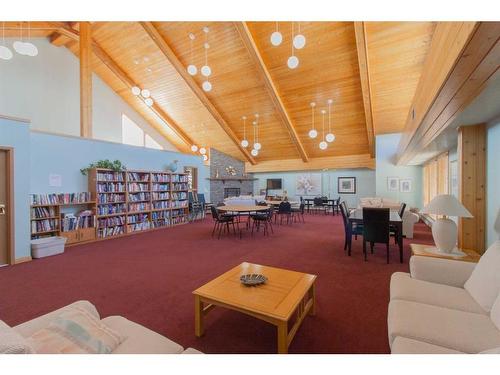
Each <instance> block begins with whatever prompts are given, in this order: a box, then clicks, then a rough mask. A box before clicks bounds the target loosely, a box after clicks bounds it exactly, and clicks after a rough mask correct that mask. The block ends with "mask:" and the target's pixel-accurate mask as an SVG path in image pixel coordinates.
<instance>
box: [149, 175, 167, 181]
mask: <svg viewBox="0 0 500 375" xmlns="http://www.w3.org/2000/svg"><path fill="white" fill-rule="evenodd" d="M151 180H152V181H153V182H170V174H168V173H153V175H152V178H151Z"/></svg>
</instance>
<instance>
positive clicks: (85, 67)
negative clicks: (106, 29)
mask: <svg viewBox="0 0 500 375" xmlns="http://www.w3.org/2000/svg"><path fill="white" fill-rule="evenodd" d="M79 44H80V136H81V137H85V138H92V68H91V58H92V32H91V26H90V22H80V43H79Z"/></svg>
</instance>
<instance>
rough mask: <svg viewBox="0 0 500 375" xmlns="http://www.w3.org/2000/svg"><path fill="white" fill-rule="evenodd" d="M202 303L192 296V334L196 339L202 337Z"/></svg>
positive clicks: (198, 297)
mask: <svg viewBox="0 0 500 375" xmlns="http://www.w3.org/2000/svg"><path fill="white" fill-rule="evenodd" d="M203 333H204V329H203V302H202V301H201V298H200V296H196V295H195V296H194V334H195V336H196V337H201V336H203Z"/></svg>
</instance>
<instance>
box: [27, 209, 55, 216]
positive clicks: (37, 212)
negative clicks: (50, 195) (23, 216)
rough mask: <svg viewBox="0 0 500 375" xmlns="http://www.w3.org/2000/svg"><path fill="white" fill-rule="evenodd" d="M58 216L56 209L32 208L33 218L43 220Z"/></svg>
mask: <svg viewBox="0 0 500 375" xmlns="http://www.w3.org/2000/svg"><path fill="white" fill-rule="evenodd" d="M54 216H56V209H55V208H54V207H33V208H31V218H32V219H41V218H44V217H54Z"/></svg>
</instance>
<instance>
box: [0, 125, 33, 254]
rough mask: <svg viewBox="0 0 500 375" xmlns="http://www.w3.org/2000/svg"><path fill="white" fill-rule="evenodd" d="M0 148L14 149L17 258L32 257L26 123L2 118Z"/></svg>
mask: <svg viewBox="0 0 500 375" xmlns="http://www.w3.org/2000/svg"><path fill="white" fill-rule="evenodd" d="M0 146H7V147H13V148H14V222H15V228H14V249H15V258H22V257H26V256H29V255H30V243H29V240H30V224H29V223H30V221H29V219H30V217H29V182H30V181H29V176H30V175H29V173H30V131H29V124H28V123H26V122H19V121H12V120H6V119H2V118H0Z"/></svg>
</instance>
